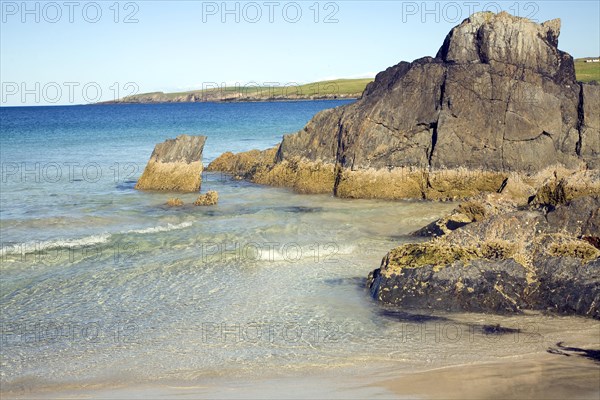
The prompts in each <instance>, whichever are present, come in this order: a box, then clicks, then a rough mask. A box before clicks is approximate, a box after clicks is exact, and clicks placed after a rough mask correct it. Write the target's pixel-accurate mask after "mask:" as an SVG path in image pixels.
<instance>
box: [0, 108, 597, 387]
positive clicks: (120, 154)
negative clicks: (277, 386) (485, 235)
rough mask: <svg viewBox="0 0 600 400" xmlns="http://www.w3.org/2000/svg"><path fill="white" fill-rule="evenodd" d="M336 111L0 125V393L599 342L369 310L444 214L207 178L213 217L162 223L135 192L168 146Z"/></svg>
mask: <svg viewBox="0 0 600 400" xmlns="http://www.w3.org/2000/svg"><path fill="white" fill-rule="evenodd" d="M345 103H347V101H316V102H286V103H233V104H205V103H201V104H165V105H119V106H82V107H41V108H0V116H1V134H0V155H1V158H2V190H1V198H0V227H1V235H0V236H1V237H0V242H1V244H2V248H1V257H2V258H1V261H2V267H1V272H2V273H1V275H0V285H1V287H0V311H1V316H0V323H1V325H2V337H1V340H2V348H1V363H2V365H1V366H2V368H1V371H0V383H2V388H3V389H2V390H3V391H28V390H37V389H39V388H44V387H50V388H52V387H63V386H66V385H70V384H76V385H96V384H98V385H108V386H110V385H116V384H121V385H130V384H134V383H148V382H172V381H177V382H182V381H183V382H202V381H203V380H207V379H214V378H215V377H225V378H226V379H227V378H229V379H237V377H240V376H250V377H265V376H274V375H278V374H280V375H281V374H283V375H285V376H289V375H291V376H293V375H294V374H297V375H298V376H300V375H302V374H306V373H314V372H315V371H316V372H317V373H318V371H319V370H323V369H328V370H331V369H335V368H341V367H348V366H350V367H353V368H363V367H373V366H381V365H393V366H395V367H397V368H413V367H437V366H443V365H449V364H456V363H469V362H474V361H480V360H483V359H496V358H502V357H507V356H512V355H518V354H528V353H531V352H539V351H544V349H545V348H546V347H547V346H548V345H550V344H553V343H555V342H556V341H559V340H561V339H565V337H569V336H571V337H572V336H573V335H574V332H578V333H577V334H578V335H583V337H584V339H583V340H584V344H585V340H588V341H589V340H592V341H593V340H594V335H593V334H587V333H589V332H595V331H594V330H597V328H598V324H597V323H595V322H594V321H590V320H586V319H582V318H556V317H545V316H522V317H498V316H483V315H469V314H467V315H447V314H446V315H445V314H439V313H438V314H436V315H435V316H431V315H429V313H425V315H421V316H414V315H409V314H406V313H403V312H398V310H385V309H383V308H381V307H380V306H378V305H377V304H375V303H374V302H373V301H372V300H371V299H370V298H369V296H368V294H367V293H366V291H365V289H364V281H365V278H366V276H367V274H368V273H369V271H371V270H372V269H374V268H376V267H377V266H378V265H379V263H380V261H381V258H382V257H383V256H384V255H385V253H386V252H387V251H388V250H389V249H390V248H392V247H394V246H396V245H398V244H399V243H401V242H404V241H407V240H411V239H410V238H409V237H407V236H406V235H407V234H408V233H409V232H411V231H412V230H414V229H417V228H419V227H421V226H423V225H425V224H426V223H428V222H430V221H431V220H433V219H435V218H436V217H438V216H440V215H442V214H444V213H445V212H447V211H449V210H450V209H452V207H453V205H452V204H443V203H427V202H384V201H371V200H343V199H336V198H333V197H332V196H330V195H297V194H294V193H292V192H290V191H288V190H285V189H277V188H269V187H262V186H258V185H253V184H250V183H246V182H240V181H235V180H232V179H230V178H229V177H227V176H222V175H220V174H217V173H206V174H205V175H204V181H203V186H202V191H206V190H217V191H218V192H219V200H220V201H219V205H218V206H214V207H193V206H190V207H182V208H177V209H170V208H167V207H165V206H164V203H165V201H166V200H167V199H168V198H169V197H171V195H169V194H166V193H146V192H138V191H135V190H134V189H133V186H134V184H135V182H136V180H137V178H138V177H139V176H140V175H141V173H142V170H143V168H144V166H145V163H146V161H147V160H148V157H149V156H150V153H151V152H152V149H153V147H154V144H155V143H158V142H162V141H164V140H165V139H167V138H172V137H175V136H176V135H178V134H182V133H187V134H203V135H206V136H208V140H207V143H206V146H205V151H204V161H205V163H207V162H209V161H211V160H212V159H214V158H215V157H216V156H217V155H219V154H220V153H222V152H224V151H242V150H249V149H252V148H259V149H265V148H269V147H272V146H274V145H275V144H277V143H278V142H279V140H280V139H281V135H282V134H284V133H291V132H294V131H297V130H299V129H301V128H302V126H303V125H304V124H305V123H306V122H307V121H308V120H309V119H310V118H311V117H312V115H314V114H315V113H316V112H318V111H320V110H322V109H325V108H330V107H335V106H339V105H342V104H345ZM180 197H181V198H182V199H183V200H184V201H185V202H186V203H187V204H191V203H192V202H193V200H194V199H195V197H196V195H193V194H189V195H182V196H180ZM498 323H500V324H502V325H503V326H507V327H512V328H515V329H520V332H519V333H514V334H510V335H505V336H503V337H500V338H497V337H493V338H490V337H489V335H487V334H486V333H485V332H486V331H485V329H483V327H484V326H485V325H489V324H498ZM582 332H583V333H582ZM586 332H587V333H586ZM586 335H587V336H586ZM590 338H591V339H590ZM588 344H589V343H588ZM592 344H593V343H592Z"/></svg>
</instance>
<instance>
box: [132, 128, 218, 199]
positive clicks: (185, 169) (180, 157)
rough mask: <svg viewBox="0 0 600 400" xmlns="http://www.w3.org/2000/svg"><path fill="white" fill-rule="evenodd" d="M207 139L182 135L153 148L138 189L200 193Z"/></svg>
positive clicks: (136, 186) (137, 186) (137, 185)
mask: <svg viewBox="0 0 600 400" xmlns="http://www.w3.org/2000/svg"><path fill="white" fill-rule="evenodd" d="M205 142H206V136H188V135H180V136H177V138H176V139H169V140H166V141H165V142H163V143H159V144H157V145H156V146H155V147H154V151H153V152H152V155H151V156H150V160H148V164H147V165H146V168H145V169H144V173H143V174H142V176H141V177H140V179H139V180H138V182H137V184H136V185H135V188H136V189H139V190H161V191H170V192H197V191H199V190H200V185H201V184H202V168H203V166H202V151H203V150H204V143H205Z"/></svg>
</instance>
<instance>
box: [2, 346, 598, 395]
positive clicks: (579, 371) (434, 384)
mask: <svg viewBox="0 0 600 400" xmlns="http://www.w3.org/2000/svg"><path fill="white" fill-rule="evenodd" d="M568 354H569V355H568V356H565V355H560V354H549V353H538V354H534V355H528V356H519V357H507V358H505V359H502V360H501V361H495V362H488V363H477V364H470V365H458V366H450V367H444V368H437V369H431V370H424V371H420V372H412V371H410V370H406V369H396V370H391V369H387V368H385V369H383V368H378V369H372V368H367V369H362V368H360V367H355V368H344V369H333V370H331V371H325V372H324V373H322V374H313V375H310V376H295V377H292V376H290V377H278V378H270V379H261V380H253V379H243V378H241V379H235V378H234V377H231V378H220V379H218V380H212V381H207V382H202V384H196V385H194V384H190V383H189V382H188V383H185V384H177V383H171V384H161V385H139V386H128V387H117V388H106V387H104V388H99V387H86V388H72V389H61V390H56V391H54V390H53V391H44V392H37V393H31V392H30V393H21V394H19V395H14V396H11V395H9V394H7V393H5V394H3V396H2V398H3V399H7V398H16V399H55V398H60V399H147V398H152V399H172V398H177V399H207V398H210V399H323V398H327V399H365V398H368V399H600V363H599V362H597V361H594V360H591V359H588V358H585V357H583V356H581V355H579V354H575V353H568Z"/></svg>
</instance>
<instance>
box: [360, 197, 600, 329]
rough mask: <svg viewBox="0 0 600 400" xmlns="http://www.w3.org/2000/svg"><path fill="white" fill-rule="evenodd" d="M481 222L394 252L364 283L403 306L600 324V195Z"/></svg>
mask: <svg viewBox="0 0 600 400" xmlns="http://www.w3.org/2000/svg"><path fill="white" fill-rule="evenodd" d="M544 210H545V209H542V208H538V209H533V210H530V209H523V210H516V211H512V212H507V213H501V214H498V215H493V216H491V217H487V218H483V219H482V220H481V221H477V222H472V223H469V224H467V225H465V226H463V227H461V228H458V229H456V230H454V231H452V232H450V233H447V234H446V235H444V236H442V237H439V238H436V239H434V240H432V241H430V242H426V243H415V244H406V245H403V246H400V247H398V248H396V249H394V250H392V251H390V252H389V253H388V254H387V255H386V256H385V258H384V259H383V261H382V264H381V267H380V268H379V269H376V270H375V271H373V272H372V273H371V274H370V275H369V278H368V282H367V286H368V288H369V289H370V291H371V294H372V295H373V297H374V298H376V299H377V300H379V301H380V302H382V303H385V304H391V305H396V306H400V307H402V308H418V309H427V308H435V309H447V310H466V311H484V312H495V313H502V312H519V311H521V310H525V309H534V310H548V311H553V312H559V313H568V314H580V315H584V316H588V317H593V318H598V319H600V249H599V248H598V244H599V243H600V240H599V239H600V238H599V237H598V236H599V235H600V198H599V197H590V196H584V197H580V198H578V199H575V200H572V201H571V202H569V203H567V204H564V205H559V206H557V207H556V208H554V209H553V210H552V211H549V212H547V213H546V212H545V211H544Z"/></svg>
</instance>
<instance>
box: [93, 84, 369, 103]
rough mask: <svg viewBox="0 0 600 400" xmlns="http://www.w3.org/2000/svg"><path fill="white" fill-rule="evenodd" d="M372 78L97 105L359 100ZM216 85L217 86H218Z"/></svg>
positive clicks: (136, 97)
mask: <svg viewBox="0 0 600 400" xmlns="http://www.w3.org/2000/svg"><path fill="white" fill-rule="evenodd" d="M372 81H373V79H372V78H366V79H337V80H329V81H320V82H313V83H308V84H303V85H299V84H295V83H288V84H286V85H283V86H275V85H274V86H256V85H253V84H246V85H235V86H230V87H228V86H224V85H222V86H221V87H212V88H210V89H204V90H195V91H189V92H178V93H164V92H151V93H140V94H135V95H131V96H127V97H123V98H121V99H118V100H111V101H105V102H101V103H96V104H148V103H206V102H224V103H233V102H266V101H301V100H346V99H349V100H351V99H358V98H360V96H361V95H362V92H363V91H364V89H365V87H366V86H367V84H369V83H370V82H372ZM215 86H216V85H215Z"/></svg>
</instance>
